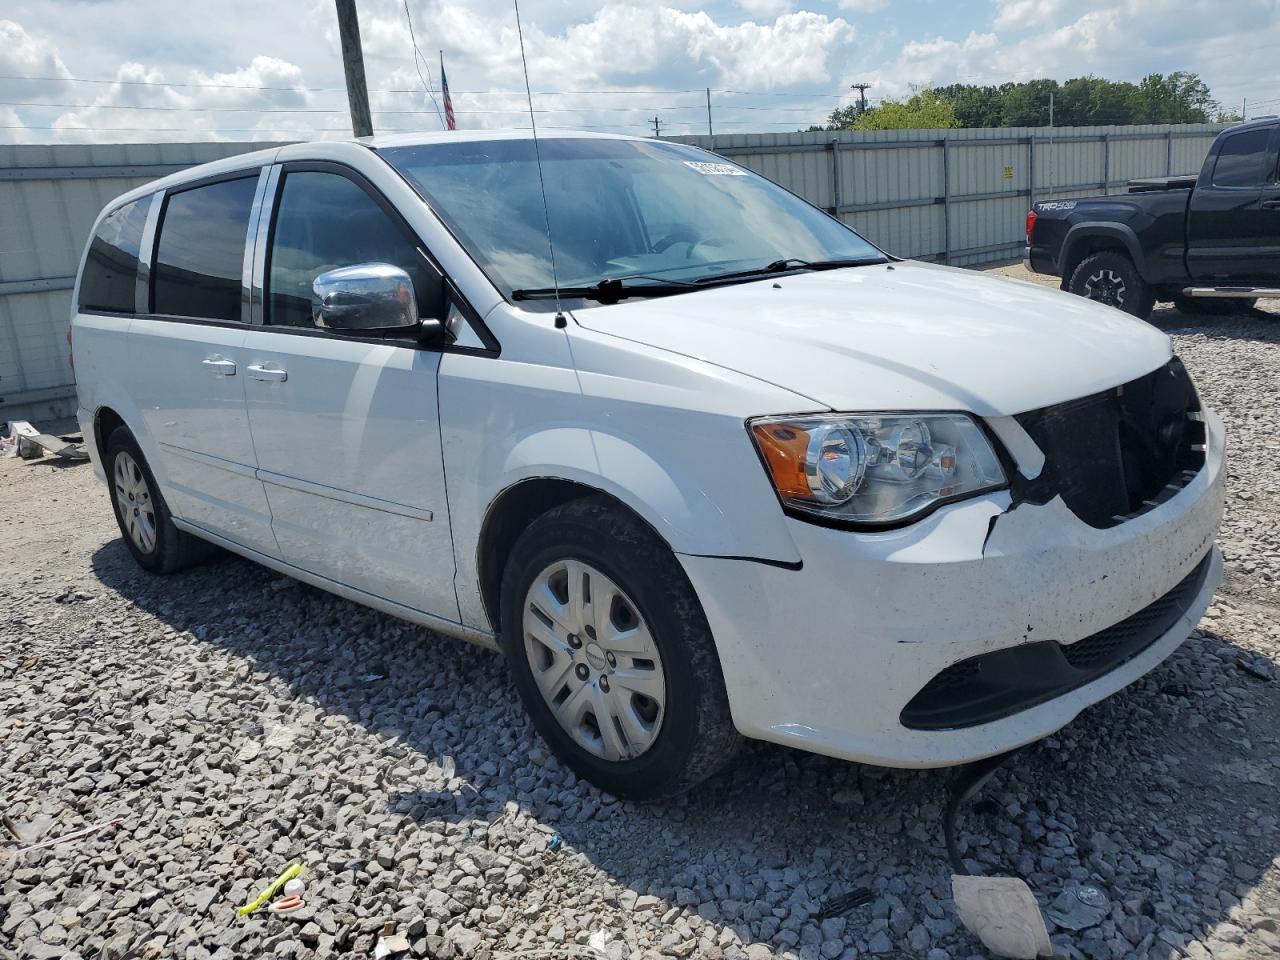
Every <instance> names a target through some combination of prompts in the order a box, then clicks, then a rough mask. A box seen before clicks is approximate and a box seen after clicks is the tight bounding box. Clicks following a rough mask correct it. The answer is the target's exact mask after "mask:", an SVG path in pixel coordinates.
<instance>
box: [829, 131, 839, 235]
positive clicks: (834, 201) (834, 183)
mask: <svg viewBox="0 0 1280 960" xmlns="http://www.w3.org/2000/svg"><path fill="white" fill-rule="evenodd" d="M831 215H832V216H834V217H836V218H837V219H838V218H839V216H840V138H839V137H832V138H831Z"/></svg>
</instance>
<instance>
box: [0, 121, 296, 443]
mask: <svg viewBox="0 0 1280 960" xmlns="http://www.w3.org/2000/svg"><path fill="white" fill-rule="evenodd" d="M268 146H270V144H268V143H138V144H92V145H79V144H76V145H61V144H60V145H56V146H26V145H23V146H0V422H3V421H6V420H43V419H48V418H54V417H65V416H69V415H71V414H73V413H74V412H75V401H74V397H75V385H74V381H73V379H72V372H71V366H70V364H69V363H68V362H67V361H68V353H67V341H66V337H67V325H68V322H69V321H70V318H71V287H72V286H73V284H74V283H75V273H76V270H77V269H78V268H79V266H80V255H81V253H83V252H84V245H85V241H86V240H87V239H88V236H89V228H90V227H92V226H93V221H94V218H95V217H97V215H98V211H100V210H101V209H102V208H103V206H105V205H106V203H107V201H109V200H111V199H112V198H113V197H117V196H119V195H120V194H122V193H124V192H126V191H127V190H131V189H133V188H134V187H136V186H139V185H140V184H143V183H146V182H147V181H148V180H154V179H156V178H157V177H162V176H164V175H165V174H168V173H173V172H174V171H177V170H182V169H184V168H185V167H189V166H192V165H194V164H197V163H207V162H208V161H210V160H217V159H218V158H220V157H227V156H231V155H232V154H236V153H245V152H247V151H250V150H260V149H262V148H264V147H268Z"/></svg>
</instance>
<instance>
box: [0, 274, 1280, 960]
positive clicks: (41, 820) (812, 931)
mask: <svg viewBox="0 0 1280 960" xmlns="http://www.w3.org/2000/svg"><path fill="white" fill-rule="evenodd" d="M1009 272H1015V273H1017V272H1019V271H1018V270H1017V269H1015V270H1012V271H1009ZM1153 320H1154V322H1155V323H1157V324H1158V325H1160V326H1161V327H1163V328H1164V329H1166V330H1168V331H1169V332H1170V333H1172V334H1173V336H1174V339H1175V341H1176V346H1177V350H1178V352H1179V354H1180V355H1181V356H1182V357H1183V359H1184V360H1185V361H1186V363H1187V365H1188V367H1189V368H1190V369H1191V371H1192V373H1193V374H1194V375H1195V377H1196V379H1197V382H1198V384H1199V387H1200V389H1201V392H1202V394H1203V396H1204V398H1205V400H1206V401H1207V402H1208V403H1210V404H1211V405H1213V406H1214V407H1215V408H1216V409H1217V410H1218V411H1219V412H1220V413H1221V414H1222V415H1223V417H1224V419H1225V420H1226V422H1227V426H1228V430H1229V473H1230V499H1229V505H1228V512H1227V518H1226V526H1225V529H1224V532H1223V537H1222V546H1223V549H1224V553H1225V555H1226V558H1227V579H1226V582H1225V584H1224V586H1223V588H1222V590H1221V592H1220V593H1219V596H1218V598H1217V600H1216V601H1215V604H1214V606H1213V607H1212V608H1211V609H1210V611H1209V614H1208V616H1206V618H1205V620H1204V621H1203V622H1202V623H1201V624H1200V629H1199V630H1197V631H1196V633H1195V635H1194V636H1193V637H1192V639H1190V640H1189V641H1188V642H1187V643H1186V644H1185V645H1184V646H1183V647H1182V648H1181V649H1180V650H1179V651H1178V652H1177V653H1176V654H1175V655H1174V656H1173V657H1172V658H1171V659H1170V660H1169V661H1168V662H1167V663H1166V664H1165V665H1163V666H1162V667H1160V668H1159V669H1157V670H1156V671H1154V672H1153V673H1152V674H1150V675H1149V676H1148V677H1147V678H1145V679H1144V680H1142V681H1141V682H1139V683H1138V684H1136V685H1135V686H1134V687H1133V688H1131V689H1130V690H1128V691H1125V692H1123V693H1121V694H1119V695H1117V696H1115V697H1113V698H1112V699H1110V700H1108V701H1106V702H1104V703H1103V704H1100V705H1099V706H1098V707H1096V708H1094V709H1092V710H1090V711H1088V712H1087V713H1086V714H1085V715H1084V716H1082V717H1081V718H1079V719H1078V720H1077V721H1076V722H1074V723H1072V724H1071V725H1070V726H1068V727H1067V728H1066V729H1064V730H1063V731H1061V732H1060V733H1058V734H1057V735H1055V736H1053V737H1050V738H1049V739H1048V740H1046V741H1044V742H1043V743H1041V744H1038V745H1036V746H1034V747H1032V748H1030V749H1029V750H1027V751H1026V752H1025V753H1023V754H1022V755H1020V756H1019V757H1017V758H1015V759H1014V760H1013V761H1012V762H1011V763H1010V764H1009V765H1008V766H1007V767H1006V768H1004V769H1003V770H1002V771H1001V772H999V773H998V774H997V775H996V777H995V778H994V780H993V781H992V783H991V784H990V785H989V786H988V788H987V790H986V791H985V793H984V794H983V796H984V798H985V800H984V801H981V802H979V803H978V805H977V807H976V809H970V810H968V811H966V812H965V813H964V814H963V815H962V820H961V823H960V842H961V845H962V846H963V847H964V848H965V853H966V856H967V857H969V858H971V859H972V860H974V861H976V862H977V863H978V864H979V865H980V866H982V867H983V868H984V869H987V870H992V871H994V870H996V869H998V866H1000V865H1003V866H1007V867H1008V868H1009V869H1013V870H1015V871H1017V872H1018V873H1019V874H1020V875H1021V876H1023V877H1024V878H1025V879H1026V880H1027V881H1028V883H1029V884H1030V885H1031V888H1032V889H1033V890H1034V891H1035V892H1036V894H1037V896H1038V898H1039V900H1040V903H1041V906H1042V907H1044V908H1046V916H1047V917H1048V919H1049V924H1050V933H1051V935H1052V937H1053V941H1054V944H1055V948H1056V950H1057V952H1058V953H1059V955H1061V956H1067V957H1088V958H1116V960H1118V958H1127V957H1152V958H1161V960H1165V958H1173V957H1190V958H1197V960H1198V958H1209V957H1212V958H1217V960H1223V958H1228V957H1240V958H1245V957H1248V958H1256V957H1265V956H1277V957H1280V820H1278V818H1277V814H1278V812H1280V810H1278V808H1277V804H1276V796H1277V790H1278V789H1280V671H1278V670H1277V664H1278V663H1280V626H1278V624H1280V617H1278V616H1277V613H1280V469H1278V468H1277V465H1278V464H1280V439H1278V436H1277V432H1276V431H1277V429H1278V428H1277V425H1278V424H1280V316H1276V315H1274V314H1273V315H1270V316H1268V315H1266V314H1263V313H1242V314H1238V315H1235V316H1231V317H1219V318H1212V317H1210V318H1191V317H1184V316H1182V315H1181V314H1178V313H1176V312H1174V311H1172V310H1161V311H1157V314H1156V315H1155V317H1154V318H1153ZM0 582H2V583H3V584H4V586H3V588H2V590H3V605H2V608H0V805H2V809H0V814H4V815H5V816H7V817H8V818H9V820H10V821H11V822H12V823H13V824H14V826H15V827H18V828H19V830H20V832H22V833H23V839H22V840H19V839H17V838H16V837H14V836H12V835H11V833H10V831H9V830H8V829H6V828H3V827H0V956H4V957H9V956H16V957H19V958H24V960H25V958H44V957H58V958H83V960H93V958H101V960H123V958H130V960H133V958H147V960H153V958H159V957H176V958H182V960H204V958H211V957H212V958H218V960H230V958H241V957H245V958H249V957H252V958H259V957H272V956H274V957H296V958H310V957H332V956H348V955H349V956H353V957H362V958H363V957H371V956H373V955H374V954H375V951H376V950H378V946H377V945H378V944H379V943H382V944H383V947H382V949H383V950H385V951H387V955H389V956H414V957H421V956H430V957H439V958H446V960H447V958H454V957H457V958H473V957H474V958H483V957H491V958H494V960H497V958H502V957H512V958H515V957H535V956H536V957H554V956H564V957H605V958H608V960H622V958H624V957H658V956H667V957H705V958H710V960H715V958H725V960H742V958H744V957H745V958H749V960H763V958H767V957H772V956H784V957H800V958H806V960H807V958H815V960H816V958H827V960H834V958H841V957H854V956H862V955H867V954H886V955H892V956H903V957H916V958H927V960H943V958H947V957H969V956H981V955H982V953H981V947H980V945H979V944H978V942H977V941H976V940H975V939H974V938H973V937H972V936H971V935H970V934H968V933H967V932H966V931H965V930H964V929H963V928H962V927H961V926H960V925H959V923H958V922H957V918H956V915H955V911H954V905H953V904H952V902H951V900H950V896H951V893H950V890H951V887H950V869H949V867H948V866H947V863H946V860H945V857H944V854H943V848H942V839H941V823H940V817H941V811H942V801H943V787H944V783H945V773H944V772H942V771H923V772H902V771H888V770H883V769H876V768H870V767H861V766H858V765H854V764H847V763H841V762H837V761H833V760H828V759H824V758H820V757H814V756H808V755H805V754H801V753H796V752H792V751H788V750H785V749H782V748H778V747H773V746H768V745H764V744H755V745H751V746H750V747H748V749H747V750H746V751H745V752H744V755H743V756H742V758H741V759H740V761H739V762H738V763H737V765H736V766H735V767H734V768H733V769H732V770H730V771H729V772H727V773H726V774H724V775H722V776H720V777H718V778H717V779H715V780H713V781H712V782H710V783H708V784H706V785H704V786H703V787H701V788H699V789H698V790H697V791H696V792H695V793H694V794H693V795H692V796H689V797H686V798H684V799H682V800H679V801H677V802H674V803H671V804H668V805H664V806H637V805H634V804H630V803H621V802H618V801H616V800H614V799H613V798H611V797H609V796H606V795H602V794H601V793H600V792H599V791H598V790H596V789H594V788H592V787H590V786H588V785H587V784H585V783H583V782H581V781H579V780H578V779H576V778H575V777H574V776H573V775H572V774H571V773H569V771H567V770H566V769H565V768H564V767H563V766H561V765H560V764H558V763H557V762H556V761H555V760H554V759H552V758H551V757H550V756H549V754H548V751H547V750H546V748H545V746H544V745H543V744H542V743H541V741H539V740H538V739H537V737H536V736H535V734H534V733H533V730H532V727H531V725H530V724H529V722H528V721H527V720H526V719H525V716H524V713H523V711H522V710H521V708H520V706H519V704H518V702H517V699H516V695H515V692H514V690H513V689H512V687H511V684H510V683H509V681H508V679H507V675H506V672H505V669H504V667H503V664H502V662H501V660H500V659H499V658H498V657H497V656H496V655H494V654H491V653H488V652H485V651H482V650H479V649H476V648H472V647H468V646H465V645H462V644H460V643H457V642H455V641H452V640H446V639H440V638H437V637H434V636H432V635H431V634H429V633H428V632H426V631H424V630H420V629H417V628H415V627H411V626H408V625H406V624H403V623H400V622H398V621H395V620H393V619H391V618H388V617H385V616H382V615H379V614H376V613H373V612H371V611H369V610H367V609H364V608H362V607H358V606H356V605H354V604H351V603H348V602H345V601H343V600H340V599H337V598H335V597H332V596H329V595H327V594H324V593H321V592H319V591H317V590H313V589H311V588H308V587H305V586H302V585H300V584H298V583H296V582H295V581H292V580H289V579H287V578H281V577H280V576H278V575H277V574H274V573H271V572H269V571H267V570H265V569H263V568H261V567H257V566H255V565H253V564H250V563H247V562H244V561H241V560H238V559H231V558H227V559H222V560H218V561H215V562H212V563H209V564H207V565H205V566H202V567H200V568H198V569H194V570H191V571H188V572H186V573H183V574H180V575H177V576H174V577H169V578H155V577H152V576H149V575H147V574H144V573H142V572H141V571H139V570H138V569H137V568H136V567H135V566H134V565H133V562H132V560H131V559H130V557H129V555H128V553H127V552H126V550H125V549H124V546H123V545H122V544H121V543H120V541H119V539H118V534H117V531H116V528H115V526H114V523H113V521H112V519H111V515H110V508H109V507H108V503H107V498H106V494H105V492H104V491H103V490H102V489H101V488H100V487H99V486H98V485H97V483H96V482H95V481H94V479H93V477H92V475H91V473H90V470H89V468H88V467H86V466H76V467H63V466H59V465H53V464H52V461H50V460H45V461H42V462H36V463H25V462H19V461H14V460H4V461H0ZM1080 600H1081V603H1087V602H1088V598H1087V597H1081V598H1080ZM113 817H120V818H122V819H123V823H122V824H121V825H120V826H119V827H117V828H115V829H113V830H110V831H102V832H100V833H98V834H94V835H91V836H88V837H85V838H84V839H82V840H79V841H76V842H72V843H68V844H65V845H59V846H56V847H53V848H50V849H45V850H40V851H35V852H32V853H28V854H24V855H22V856H20V857H19V856H16V855H15V851H16V850H18V849H19V848H20V847H22V846H24V845H26V843H27V842H30V839H29V838H31V837H32V835H33V834H34V833H38V834H39V836H40V838H42V839H46V838H49V837H54V836H58V835H60V834H64V833H68V832H70V831H72V830H75V829H77V828H81V827H85V826H90V825H93V824H95V823H100V822H102V821H105V820H108V819H110V818H113ZM556 833H559V835H560V836H561V837H562V839H563V843H562V845H560V846H558V848H557V849H556V850H555V852H550V850H549V847H550V846H555V844H553V843H550V841H551V840H552V838H553V836H554V834H556ZM295 862H298V863H302V864H303V865H304V867H305V872H304V874H303V879H304V881H305V889H304V894H303V896H304V898H305V900H306V906H305V907H304V908H303V909H302V910H300V911H298V912H296V913H292V914H283V915H272V914H270V913H268V912H267V911H266V910H260V911H258V912H256V913H254V914H253V915H251V916H249V917H247V918H244V919H241V918H239V917H238V916H237V915H236V910H237V908H238V907H240V906H241V905H243V904H245V903H248V902H249V901H251V900H252V899H253V898H254V897H255V896H257V894H258V892H259V891H260V890H261V889H262V888H263V887H265V886H266V885H267V884H268V883H269V882H270V881H271V880H272V879H273V878H274V877H276V876H277V875H278V874H279V873H280V872H281V871H282V870H283V869H284V868H285V867H287V866H288V865H289V864H291V863H295ZM863 887H865V888H869V890H870V891H871V896H870V898H869V902H867V903H865V905H862V906H858V907H855V908H853V909H851V910H849V911H848V912H847V913H845V914H843V915H840V916H826V917H824V916H822V908H823V905H824V903H826V902H828V901H829V900H830V899H832V898H834V897H837V896H840V895H842V894H846V893H848V892H850V891H851V890H854V889H857V888H863ZM1084 887H1092V888H1096V893H1092V892H1091V893H1089V895H1088V897H1087V898H1085V899H1081V897H1080V896H1078V894H1077V891H1079V890H1080V889H1081V888H1084Z"/></svg>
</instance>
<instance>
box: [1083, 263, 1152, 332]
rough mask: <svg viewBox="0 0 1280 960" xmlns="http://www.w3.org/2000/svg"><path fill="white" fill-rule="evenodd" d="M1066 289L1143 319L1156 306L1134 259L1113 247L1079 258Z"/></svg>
mask: <svg viewBox="0 0 1280 960" xmlns="http://www.w3.org/2000/svg"><path fill="white" fill-rule="evenodd" d="M1067 289H1068V290H1070V291H1071V292H1072V293H1074V294H1076V295H1077V296H1080V297H1085V298H1086V299H1088V300H1094V301H1096V302H1098V303H1105V304H1106V305H1107V306H1109V307H1115V308H1116V309H1117V310H1123V311H1124V312H1125V313H1131V314H1133V315H1134V316H1135V317H1141V318H1142V319H1144V320H1145V319H1146V318H1147V317H1148V316H1150V315H1151V308H1152V307H1154V306H1155V296H1154V295H1153V294H1152V292H1151V289H1150V287H1148V286H1147V283H1146V281H1145V280H1143V279H1142V276H1141V275H1140V274H1139V273H1138V269H1137V267H1135V266H1134V265H1133V261H1132V260H1130V259H1129V258H1128V256H1126V255H1125V254H1123V253H1119V252H1117V251H1115V250H1102V251H1100V252H1098V253H1095V254H1091V255H1090V256H1087V257H1085V258H1084V259H1083V260H1081V261H1080V265H1079V266H1078V267H1076V268H1075V270H1074V271H1073V272H1072V274H1071V282H1070V283H1069V284H1068V286H1067Z"/></svg>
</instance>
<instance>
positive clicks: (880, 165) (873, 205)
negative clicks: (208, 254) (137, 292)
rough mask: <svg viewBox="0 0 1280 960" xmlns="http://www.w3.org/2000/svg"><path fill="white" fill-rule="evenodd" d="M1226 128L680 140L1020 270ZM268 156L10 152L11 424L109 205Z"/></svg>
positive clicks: (66, 371) (42, 369) (5, 149)
mask: <svg viewBox="0 0 1280 960" xmlns="http://www.w3.org/2000/svg"><path fill="white" fill-rule="evenodd" d="M1221 129H1223V127H1222V125H1214V124H1195V125H1183V126H1168V125H1153V126H1138V127H1074V128H1066V129H1063V128H1060V129H1057V130H1054V131H1052V132H1051V131H1050V130H1049V129H1048V128H1030V127H1015V128H1007V129H989V130H987V129H984V130H893V131H877V132H869V133H853V132H843V133H838V134H835V133H791V134H785V133H779V134H768V133H766V134H729V135H723V136H717V137H680V138H677V139H679V140H681V141H683V142H686V143H696V144H698V145H699V146H704V147H707V148H709V149H712V150H714V151H716V152H717V153H721V154H724V155H725V156H727V157H731V158H732V159H733V160H734V161H736V162H738V163H741V164H743V165H744V166H747V167H750V168H751V169H753V170H756V171H758V172H760V173H762V174H764V175H765V176H767V177H769V178H770V179H772V180H776V181H777V182H778V183H781V184H782V185H783V186H785V187H787V188H788V189H790V190H792V191H794V192H795V193H798V194H799V195H800V196H802V197H805V198H806V199H807V200H809V201H811V202H813V203H815V204H817V205H818V206H820V207H825V208H826V209H828V210H830V211H833V212H836V213H838V215H839V216H840V217H841V218H842V219H843V220H845V221H846V222H847V223H849V224H850V225H851V226H853V227H855V228H856V229H857V230H859V231H860V232H861V233H864V234H865V235H866V236H867V237H869V238H870V239H872V240H874V241H875V242H877V243H878V244H880V245H881V246H882V247H884V248H885V249H886V250H888V251H890V252H891V253H895V254H898V255H900V256H906V257H919V258H922V259H935V260H943V261H947V262H950V263H955V264H961V265H968V264H976V263H983V262H986V261H990V260H999V259H1004V258H1008V257H1010V256H1016V255H1017V254H1018V253H1019V251H1020V249H1021V245H1022V227H1023V218H1024V216H1025V214H1026V210H1027V205H1028V202H1029V200H1030V199H1031V197H1032V196H1035V197H1036V198H1037V199H1043V198H1045V197H1047V196H1049V195H1054V196H1064V197H1072V196H1082V195H1085V194H1089V193H1100V192H1103V191H1104V190H1105V191H1117V190H1122V189H1123V187H1124V185H1125V183H1126V182H1127V181H1128V180H1130V179H1133V178H1136V177H1151V176H1162V175H1166V174H1184V173H1195V172H1196V171H1198V170H1199V169H1200V164H1201V161H1202V160H1203V159H1204V156H1205V153H1206V152H1207V150H1208V148H1209V144H1210V143H1212V142H1213V138H1214V136H1215V134H1216V133H1217V132H1218V131H1219V130H1221ZM266 146H270V144H266V143H166V144H113V145H107V144H100V145H84V146H82V145H57V146H0V421H5V420H10V419H30V420H40V419H45V418H48V417H59V416H67V415H69V414H70V413H71V412H73V410H74V399H73V398H74V386H73V384H72V376H71V369H70V367H69V365H68V363H67V344H66V331H67V321H68V318H69V316H70V305H71V287H72V284H73V283H74V280H75V272H76V269H77V267H78V265H79V260H80V254H81V251H82V250H83V249H84V243H85V240H86V238H87V235H88V232H89V228H90V226H91V225H92V224H93V220H94V217H95V216H97V213H98V211H99V210H100V209H101V208H102V207H103V205H104V204H105V203H106V202H107V201H108V200H110V199H111V198H112V197H115V196H117V195H119V194H121V193H124V192H125V191H126V190H129V189H131V188H132V187H134V186H137V185H139V184H141V183H145V182H146V181H147V180H151V179H154V178H156V177H160V176H163V175H165V174H167V173H171V172H173V171H175V170H180V169H182V168H184V167H187V166H191V165H193V164H197V163H205V162H207V161H209V160H215V159H218V158H219V157H225V156H230V155H232V154H236V153H244V152H246V151H249V150H256V149H261V148H263V147H266Z"/></svg>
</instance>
